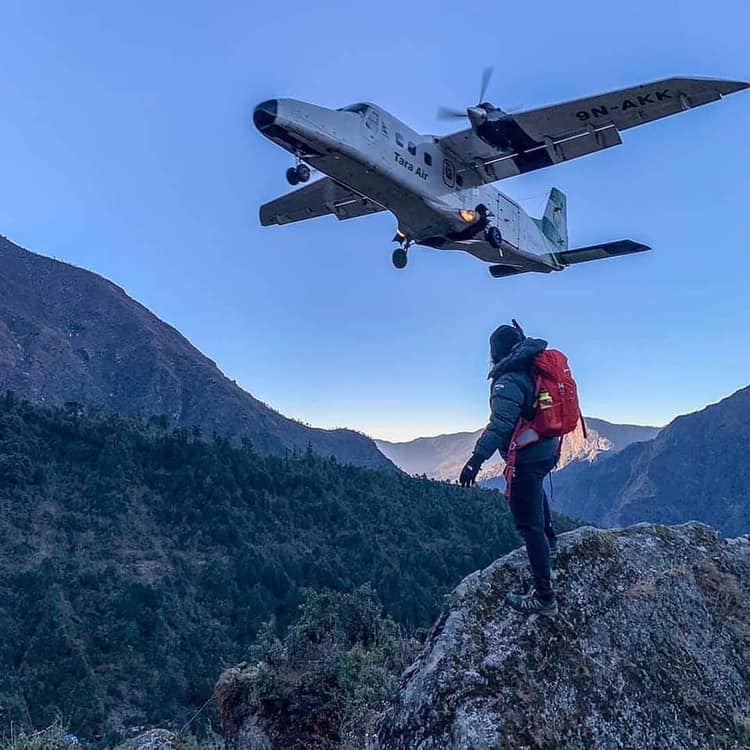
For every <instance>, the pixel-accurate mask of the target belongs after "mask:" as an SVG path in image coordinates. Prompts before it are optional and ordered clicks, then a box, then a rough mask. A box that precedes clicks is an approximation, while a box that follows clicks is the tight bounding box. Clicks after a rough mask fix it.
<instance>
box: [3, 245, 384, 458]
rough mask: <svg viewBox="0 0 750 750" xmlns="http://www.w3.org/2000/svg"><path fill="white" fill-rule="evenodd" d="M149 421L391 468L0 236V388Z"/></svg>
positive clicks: (122, 295) (155, 322)
mask: <svg viewBox="0 0 750 750" xmlns="http://www.w3.org/2000/svg"><path fill="white" fill-rule="evenodd" d="M3 390H12V391H14V392H15V393H17V394H18V395H19V396H21V397H22V398H26V399H29V400H30V401H33V402H36V403H47V404H52V405H61V404H63V403H65V402H68V401H76V402H80V403H82V404H84V405H86V406H89V407H95V408H102V409H105V410H107V411H110V412H114V413H121V414H129V415H137V416H144V417H157V416H162V415H165V416H167V417H168V418H169V421H170V423H171V424H173V425H175V426H177V427H186V428H192V427H193V426H197V427H199V428H200V429H201V430H203V431H204V432H205V433H206V434H208V435H211V434H214V433H216V434H218V435H222V436H230V437H232V438H248V439H251V440H252V441H253V443H254V445H255V447H256V448H257V450H259V451H262V452H265V453H275V454H283V453H285V452H288V451H291V452H302V451H304V450H306V449H307V448H308V446H310V447H312V449H313V450H314V451H315V452H316V453H319V454H320V455H323V456H328V455H334V456H336V458H337V459H338V460H340V461H342V462H345V463H352V464H356V465H360V466H367V467H371V468H388V469H393V468H394V467H393V464H392V463H391V461H390V460H389V459H387V458H386V457H385V456H383V454H382V453H381V452H380V451H379V450H378V449H377V447H376V445H375V443H374V442H373V441H372V440H371V439H370V438H369V437H367V436H365V435H363V434H361V433H359V432H356V431H354V430H345V429H341V430H323V429H319V428H315V427H309V426H307V425H304V424H302V423H301V422H298V421H296V420H293V419H290V418H289V417H285V416H284V415H282V414H280V413H279V412H277V411H276V410H274V409H272V408H271V407H269V406H268V405H266V404H264V403H263V402H261V401H259V400H258V399H257V398H255V397H254V396H253V395H252V394H250V393H248V392H247V391H245V390H243V389H242V388H240V387H239V386H238V385H237V384H236V383H235V382H234V381H233V380H230V379H229V378H228V377H227V376H226V375H225V374H224V373H223V372H221V370H220V369H219V368H218V366H217V365H216V363H215V362H214V361H213V360H211V359H210V358H209V357H207V356H206V355H204V354H203V353H202V352H200V351H199V350H198V349H197V348H196V347H195V346H193V345H192V344H191V343H190V342H189V341H188V340H187V338H185V337H184V336H183V335H182V334H181V333H180V332H179V331H178V330H177V328H175V327H174V326H172V325H170V324H168V323H166V322H164V321H163V320H161V319H160V318H158V317H157V316H156V315H154V314H153V313H152V312H151V311H150V310H148V308H147V307H146V306H145V305H143V304H142V303H140V302H138V301H137V300H134V299H132V298H131V297H130V296H128V294H127V293H126V292H125V290H124V289H122V288H121V287H119V286H118V285H117V284H115V283H113V282H112V281H110V280H108V279H105V278H104V277H102V276H100V275H98V274H96V273H94V272H92V271H88V270H85V269H82V268H78V267H76V266H73V265H71V264H68V263H64V262H63V261H59V260H54V259H52V258H48V257H46V256H43V255H38V254H36V253H32V252H30V251H29V250H26V249H24V248H22V247H21V246H20V245H16V244H15V243H13V242H11V241H10V240H8V239H7V238H5V237H0V391H3Z"/></svg>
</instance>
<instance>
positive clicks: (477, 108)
mask: <svg viewBox="0 0 750 750" xmlns="http://www.w3.org/2000/svg"><path fill="white" fill-rule="evenodd" d="M493 72H494V68H492V67H491V66H489V67H486V68H485V69H484V70H483V71H482V78H481V82H480V86H479V101H478V102H477V103H476V105H474V106H473V107H468V108H467V109H454V108H452V107H438V111H437V116H438V118H439V119H441V120H453V119H457V118H464V117H468V118H469V120H470V121H471V124H472V125H473V126H474V127H475V128H476V127H479V126H480V125H481V124H482V123H483V122H484V121H485V120H486V119H487V113H488V112H489V111H490V110H493V109H495V108H494V107H493V106H492V105H491V104H489V103H488V102H485V101H484V97H485V95H486V94H487V88H488V87H489V85H490V80H491V79H492V74H493Z"/></svg>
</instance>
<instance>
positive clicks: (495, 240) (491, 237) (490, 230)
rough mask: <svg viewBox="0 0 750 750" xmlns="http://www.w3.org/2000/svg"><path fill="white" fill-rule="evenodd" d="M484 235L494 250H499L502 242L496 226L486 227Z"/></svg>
mask: <svg viewBox="0 0 750 750" xmlns="http://www.w3.org/2000/svg"><path fill="white" fill-rule="evenodd" d="M484 237H485V239H486V240H487V242H489V243H490V245H492V247H494V248H495V249H496V250H499V249H500V246H501V245H502V244H503V235H502V234H501V233H500V230H499V229H498V228H497V227H487V231H486V232H485V233H484Z"/></svg>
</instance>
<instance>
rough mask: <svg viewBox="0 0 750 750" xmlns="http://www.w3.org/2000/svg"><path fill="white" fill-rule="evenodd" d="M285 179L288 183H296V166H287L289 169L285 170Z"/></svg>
mask: <svg viewBox="0 0 750 750" xmlns="http://www.w3.org/2000/svg"><path fill="white" fill-rule="evenodd" d="M286 181H287V182H288V183H289V184H290V185H296V184H297V183H298V182H299V175H298V174H297V168H296V167H289V169H287V170H286Z"/></svg>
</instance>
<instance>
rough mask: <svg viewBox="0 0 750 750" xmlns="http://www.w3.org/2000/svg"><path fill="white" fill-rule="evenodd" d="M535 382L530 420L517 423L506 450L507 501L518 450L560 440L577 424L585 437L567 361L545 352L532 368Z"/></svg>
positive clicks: (539, 355)
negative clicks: (532, 410)
mask: <svg viewBox="0 0 750 750" xmlns="http://www.w3.org/2000/svg"><path fill="white" fill-rule="evenodd" d="M530 372H531V377H532V378H533V379H534V412H533V416H532V417H531V418H528V419H527V418H524V417H521V419H519V420H518V424H517V425H516V429H515V430H514V431H513V436H512V438H511V441H510V447H509V449H508V460H507V462H506V466H505V472H504V474H505V496H506V498H507V499H508V500H510V484H511V479H512V478H513V475H514V473H515V468H516V454H517V453H518V451H519V450H520V449H521V448H525V447H526V446H527V445H531V443H535V442H537V441H538V440H540V439H542V438H554V437H559V438H562V437H563V435H567V434H568V433H570V432H573V430H575V428H576V427H577V426H578V422H579V421H580V423H581V426H582V427H583V435H584V437H586V424H585V422H584V421H583V414H582V413H581V406H580V404H579V403H578V388H577V386H576V381H575V380H573V375H572V374H571V372H570V366H569V365H568V358H567V357H566V356H565V355H564V354H563V353H562V352H559V351H557V350H556V349H545V350H544V351H543V352H540V353H539V354H537V355H536V357H534V361H533V363H532V365H531V371H530Z"/></svg>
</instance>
